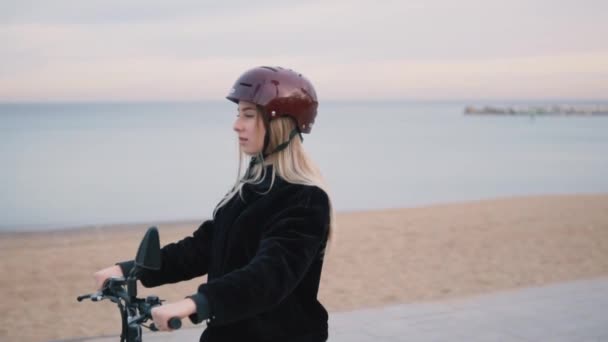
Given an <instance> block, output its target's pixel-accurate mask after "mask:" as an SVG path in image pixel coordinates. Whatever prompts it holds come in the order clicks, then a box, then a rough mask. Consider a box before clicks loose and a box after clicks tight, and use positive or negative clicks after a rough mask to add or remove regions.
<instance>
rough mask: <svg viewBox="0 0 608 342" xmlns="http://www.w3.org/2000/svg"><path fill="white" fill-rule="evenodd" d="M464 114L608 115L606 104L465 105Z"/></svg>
mask: <svg viewBox="0 0 608 342" xmlns="http://www.w3.org/2000/svg"><path fill="white" fill-rule="evenodd" d="M464 114H465V115H523V116H533V115H554V116H596V115H608V105H550V106H467V107H465V108H464Z"/></svg>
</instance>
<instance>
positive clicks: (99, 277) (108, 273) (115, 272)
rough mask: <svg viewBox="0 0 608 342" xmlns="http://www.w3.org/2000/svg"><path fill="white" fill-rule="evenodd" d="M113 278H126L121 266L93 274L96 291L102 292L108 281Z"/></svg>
mask: <svg viewBox="0 0 608 342" xmlns="http://www.w3.org/2000/svg"><path fill="white" fill-rule="evenodd" d="M111 277H124V275H123V274H122V270H121V269H120V266H118V265H114V266H110V267H108V268H104V269H102V270H99V271H97V272H95V273H94V274H93V278H94V279H95V289H96V290H97V291H99V290H101V288H102V286H103V284H104V282H105V281H106V279H108V278H111Z"/></svg>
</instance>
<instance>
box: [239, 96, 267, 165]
mask: <svg viewBox="0 0 608 342" xmlns="http://www.w3.org/2000/svg"><path fill="white" fill-rule="evenodd" d="M232 127H233V129H234V131H235V132H236V134H237V135H238V138H239V144H240V146H241V150H242V151H243V152H245V153H247V154H248V155H255V154H258V153H260V152H261V151H262V148H264V135H265V134H266V129H265V128H264V123H263V122H262V117H261V114H260V113H259V112H258V110H257V107H256V105H255V104H254V103H251V102H247V101H239V108H238V114H237V116H236V120H235V121H234V125H233V126H232Z"/></svg>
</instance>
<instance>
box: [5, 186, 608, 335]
mask: <svg viewBox="0 0 608 342" xmlns="http://www.w3.org/2000/svg"><path fill="white" fill-rule="evenodd" d="M337 222H338V224H339V226H338V229H337V230H336V238H335V240H334V244H333V245H332V248H331V250H330V251H329V255H328V257H327V259H326V264H325V266H324V271H323V277H322V281H321V289H320V293H319V297H320V300H321V302H322V303H324V305H325V306H326V307H327V309H328V310H329V311H333V312H335V311H344V310H353V309H357V308H363V307H370V306H380V305H386V304H392V303H407V302H414V301H425V300H436V299H442V298H448V297H460V296H469V295H474V294H479V293H485V292H492V291H500V290H505V289H512V288H518V287H526V286H534V285H541V284H546V283H554V282H562V281H568V280H575V279H583V278H593V277H597V276H606V275H608V195H551V196H535V197H519V198H506V199H496V200H485V201H477V202H465V203H453V204H445V205H433V206H427V207H420V208H406V209H394V210H382V211H368V212H342V213H338V214H337ZM198 224H199V222H174V223H156V224H155V225H158V226H159V229H160V235H161V244H166V243H169V242H172V241H175V240H178V239H180V238H181V237H183V236H186V235H189V234H191V232H192V231H193V229H195V228H196V227H197V226H198ZM149 225H150V224H138V225H122V226H121V225H115V226H101V227H85V228H82V229H77V230H67V231H54V232H42V233H3V234H0V272H1V274H2V277H0V291H1V292H0V294H1V296H2V300H1V301H0V309H1V311H0V312H2V316H3V317H2V324H1V325H0V341H47V340H53V339H69V338H76V337H89V336H99V335H114V334H118V333H119V329H120V319H119V314H118V310H117V309H116V306H115V304H113V303H111V302H109V301H104V302H99V303H93V302H83V303H78V302H77V301H76V296H77V295H80V294H84V293H88V292H92V291H93V277H92V274H93V272H95V271H96V270H98V269H101V268H103V267H105V266H109V265H112V264H113V263H114V262H116V261H120V260H127V259H132V258H133V257H134V255H135V251H136V248H137V246H138V244H139V241H140V239H141V237H142V236H143V233H144V232H145V230H146V228H147V227H148V226H149ZM202 281H204V278H199V279H194V280H191V281H188V282H183V283H179V284H175V285H167V286H163V287H159V288H153V289H145V288H143V287H141V286H140V287H139V289H140V295H147V294H156V295H159V296H160V297H161V298H165V299H168V300H177V299H181V298H183V297H184V296H186V295H189V294H192V293H194V291H196V288H197V286H198V284H199V283H201V282H202ZM184 325H185V327H189V326H191V324H190V322H185V323H184Z"/></svg>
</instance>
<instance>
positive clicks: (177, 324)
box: [167, 317, 182, 330]
mask: <svg viewBox="0 0 608 342" xmlns="http://www.w3.org/2000/svg"><path fill="white" fill-rule="evenodd" d="M167 325H169V328H171V329H173V330H177V329H179V328H181V327H182V320H181V319H180V318H179V317H172V318H171V319H170V320H169V322H168V323H167Z"/></svg>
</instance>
